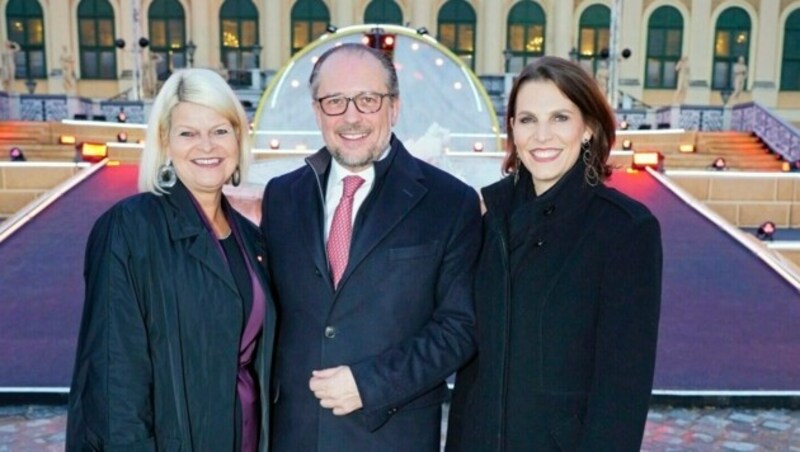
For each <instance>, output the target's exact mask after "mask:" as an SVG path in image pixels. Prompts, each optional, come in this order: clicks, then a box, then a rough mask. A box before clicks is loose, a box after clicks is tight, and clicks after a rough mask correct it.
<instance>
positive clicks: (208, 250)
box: [165, 182, 238, 293]
mask: <svg viewBox="0 0 800 452" xmlns="http://www.w3.org/2000/svg"><path fill="white" fill-rule="evenodd" d="M190 196H191V194H190V193H189V191H188V190H187V189H186V188H185V187H184V186H183V185H182V184H181V183H180V182H178V183H177V184H176V185H175V186H174V187H173V188H172V189H171V192H170V194H169V195H165V198H166V200H167V202H168V204H169V205H170V207H171V212H170V215H168V218H167V221H168V224H169V230H170V236H171V238H172V240H173V241H178V240H183V239H192V240H190V242H189V245H188V251H189V255H190V256H192V257H193V258H194V259H197V260H198V261H199V262H200V264H202V265H203V266H205V267H207V268H208V269H209V270H210V271H211V272H212V273H214V274H215V275H216V276H217V277H218V278H219V279H221V280H223V281H224V282H225V284H227V285H228V287H230V289H231V290H233V291H234V292H236V293H238V290H237V289H236V283H234V281H233V276H231V272H230V271H228V268H227V266H226V263H225V258H224V256H223V255H222V250H221V248H220V247H219V246H218V244H217V243H215V242H214V240H213V239H212V237H211V234H209V233H208V229H206V226H205V224H204V222H203V219H202V218H201V217H200V215H201V213H200V212H198V211H197V208H196V207H195V206H194V202H193V201H192V199H191V198H190Z"/></svg>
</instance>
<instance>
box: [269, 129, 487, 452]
mask: <svg viewBox="0 0 800 452" xmlns="http://www.w3.org/2000/svg"><path fill="white" fill-rule="evenodd" d="M330 160H331V157H330V154H329V152H328V151H327V150H326V149H322V150H320V151H319V152H318V153H317V154H315V155H314V156H312V157H310V158H309V159H307V165H306V166H304V167H303V168H300V169H298V170H296V171H294V172H292V173H289V174H287V175H284V176H282V177H279V178H276V179H273V180H272V181H270V183H269V184H268V185H267V187H266V190H265V194H264V199H263V216H262V228H263V231H265V232H266V233H267V235H266V238H267V249H268V250H269V253H268V255H269V264H270V271H271V272H272V281H273V283H274V285H275V289H276V290H275V296H276V302H277V304H278V307H279V311H280V322H279V326H278V338H277V342H276V358H275V372H274V374H273V378H274V384H275V398H276V402H275V404H274V406H273V417H274V422H273V433H274V436H273V441H272V444H273V450H276V451H306V452H307V451H317V450H319V451H348V452H349V451H359V452H367V451H381V452H383V451H387V450H393V451H414V452H421V451H426V450H427V451H433V450H438V449H439V447H440V446H439V444H440V423H441V419H440V418H441V404H442V402H443V401H445V400H446V398H447V397H448V390H447V387H446V385H445V383H444V380H445V378H446V377H447V376H448V375H450V374H451V373H452V372H454V371H455V370H456V369H457V368H458V367H459V366H461V365H462V364H463V363H464V362H465V361H466V360H467V359H468V358H469V357H470V356H471V355H472V354H473V353H474V350H475V342H474V337H473V334H474V311H473V298H472V277H473V267H474V262H475V259H476V258H477V254H478V250H479V242H480V227H481V225H480V207H479V201H478V196H477V193H476V192H475V191H474V190H473V189H472V188H470V187H469V186H467V185H465V184H464V183H462V182H460V181H458V180H457V179H455V178H454V177H452V176H450V175H449V174H446V173H444V172H443V171H441V170H439V169H437V168H435V167H433V166H431V165H429V164H427V163H424V162H422V161H420V160H417V159H416V158H414V157H412V156H411V155H410V154H409V153H408V151H407V150H406V149H405V148H404V147H403V145H402V144H401V143H400V141H399V140H397V139H396V138H394V137H393V138H392V140H391V150H390V152H389V153H388V155H387V156H386V158H385V159H384V160H382V161H380V162H377V163H376V179H375V183H374V185H373V188H372V190H371V191H370V194H369V195H368V197H367V199H366V200H365V202H364V205H363V206H362V207H361V208H360V209H359V211H358V214H357V216H356V219H355V224H354V230H353V239H352V246H351V251H350V259H349V262H348V266H347V268H346V270H345V272H344V275H343V276H342V279H341V282H340V285H339V288H338V289H337V290H334V287H333V283H332V282H331V277H330V272H329V269H328V262H327V258H326V253H325V244H324V239H323V231H324V230H323V225H324V213H323V204H324V197H323V196H324V194H323V193H324V190H325V188H324V187H325V182H324V181H325V180H326V179H325V177H326V174H327V172H328V170H329V167H330ZM382 165H388V169H387V168H386V166H382ZM381 168H383V169H381ZM339 365H348V366H350V368H351V370H352V372H353V375H354V377H355V380H356V384H357V386H358V390H359V393H360V395H361V399H362V402H363V408H362V409H360V410H357V411H355V412H353V413H351V414H349V415H347V416H335V415H333V413H332V412H331V410H329V409H325V408H322V407H320V405H319V401H318V400H317V399H316V398H315V397H314V394H313V393H312V392H311V391H310V390H309V388H308V384H309V379H310V377H311V371H312V370H315V369H325V368H329V367H335V366H339Z"/></svg>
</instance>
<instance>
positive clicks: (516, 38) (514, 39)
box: [506, 0, 546, 74]
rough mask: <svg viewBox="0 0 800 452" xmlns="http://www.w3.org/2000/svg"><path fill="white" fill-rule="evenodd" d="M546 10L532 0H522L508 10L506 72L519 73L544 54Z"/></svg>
mask: <svg viewBox="0 0 800 452" xmlns="http://www.w3.org/2000/svg"><path fill="white" fill-rule="evenodd" d="M545 25H546V19H545V17H544V10H542V7H541V6H539V5H538V4H536V3H534V2H533V1H531V0H522V1H521V2H519V3H517V4H516V5H514V7H513V8H511V11H509V12H508V20H507V28H508V36H507V37H506V49H507V50H509V51H510V53H508V52H507V53H506V72H511V73H515V74H516V73H518V72H519V71H520V70H522V68H523V67H525V65H526V64H528V63H530V62H531V61H533V60H535V59H536V58H537V57H540V56H542V55H544V31H545Z"/></svg>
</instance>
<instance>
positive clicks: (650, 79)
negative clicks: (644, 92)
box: [644, 6, 683, 89]
mask: <svg viewBox="0 0 800 452" xmlns="http://www.w3.org/2000/svg"><path fill="white" fill-rule="evenodd" d="M682 49H683V16H681V13H680V11H678V10H677V9H676V8H674V7H672V6H661V7H659V8H657V9H656V10H655V11H653V14H652V15H651V16H650V20H649V21H648V22H647V63H646V68H645V77H644V87H645V88H655V89H670V88H675V87H676V86H677V83H678V77H677V74H676V73H675V66H677V64H678V61H679V60H680V59H681V51H682Z"/></svg>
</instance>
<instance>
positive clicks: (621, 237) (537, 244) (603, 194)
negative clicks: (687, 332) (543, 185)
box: [447, 163, 662, 451]
mask: <svg viewBox="0 0 800 452" xmlns="http://www.w3.org/2000/svg"><path fill="white" fill-rule="evenodd" d="M583 168H584V167H583V165H582V164H580V163H579V164H578V165H576V166H575V167H574V168H573V169H572V170H571V171H570V172H569V173H568V174H567V175H565V176H564V178H562V180H561V181H559V182H558V183H557V184H556V185H555V186H554V187H553V188H551V190H550V191H548V192H546V193H545V194H544V195H543V196H541V197H539V198H537V199H536V200H535V201H534V202H531V203H529V204H526V206H525V207H524V208H530V209H535V212H532V214H533V215H534V218H533V220H532V226H531V227H530V229H529V230H528V234H529V236H528V240H527V241H528V242H529V246H530V248H528V249H527V250H526V251H525V253H526V254H525V258H524V260H523V261H521V264H520V265H519V268H510V267H509V255H510V254H509V215H510V213H511V212H510V209H511V207H512V199H513V197H514V191H515V189H518V187H515V185H514V181H513V178H512V177H507V178H505V179H504V180H501V181H500V182H497V183H495V184H493V185H491V186H488V187H486V188H484V189H483V191H482V192H483V196H484V200H485V202H486V207H487V213H486V215H485V216H484V243H483V248H482V251H481V257H480V262H479V267H478V272H477V273H476V284H475V290H476V293H475V300H476V315H477V324H478V334H477V337H478V350H479V352H478V355H477V356H476V358H474V359H473V361H472V362H471V363H470V364H469V365H468V366H467V367H466V368H465V369H463V370H462V371H461V372H460V373H459V374H458V376H457V379H456V386H455V392H454V398H453V402H452V407H451V412H450V421H449V432H448V441H447V450H448V451H501V450H513V448H512V447H509V446H508V444H509V443H513V442H517V443H518V444H519V442H520V440H521V439H520V438H507V435H508V434H509V433H508V431H507V430H506V427H507V424H508V422H509V418H512V417H515V416H516V417H515V418H512V419H511V421H513V422H520V421H521V419H520V418H519V416H520V413H515V412H508V409H507V408H508V407H507V405H508V404H509V403H510V402H511V401H510V400H509V397H519V394H513V395H510V394H508V393H507V388H508V386H509V384H508V379H509V378H518V377H519V376H520V375H523V373H522V372H524V376H525V379H526V380H527V381H533V382H534V383H533V384H532V385H531V386H532V387H530V388H526V389H525V391H524V392H525V394H524V395H525V399H524V403H526V404H527V403H529V404H532V408H534V410H533V412H534V413H535V415H534V416H533V417H532V418H530V419H527V418H526V419H525V420H524V421H523V422H525V423H526V424H525V425H527V423H528V422H529V423H530V427H529V429H527V433H526V435H525V439H524V441H525V442H526V443H527V442H530V444H527V445H526V446H525V447H524V449H523V450H536V451H551V450H552V451H558V450H563V451H575V450H582V451H589V450H592V451H634V450H636V451H638V450H639V448H640V445H641V439H642V435H643V431H644V424H645V420H646V416H647V410H648V403H649V399H650V392H651V388H652V381H653V369H654V366H655V352H656V339H657V335H658V318H659V309H660V300H661V266H662V251H661V238H660V229H659V224H658V222H657V220H656V219H655V217H654V216H653V215H652V214H651V213H650V212H649V211H648V210H647V208H645V207H644V206H643V205H641V204H640V203H638V202H636V201H634V200H632V199H630V198H628V197H627V196H625V195H623V194H621V193H619V192H618V191H616V190H613V189H610V188H607V187H605V186H603V185H602V184H601V185H599V186H596V187H590V186H588V185H587V184H586V183H585V182H584V177H583ZM521 173H522V178H521V179H520V180H519V184H527V185H526V186H527V187H531V185H530V184H531V182H530V175H529V174H527V172H525V171H524V170H523V171H521ZM515 262H517V261H516V260H515ZM511 274H513V275H514V276H513V278H512V277H511ZM512 281H513V282H514V284H521V285H523V286H525V287H528V286H530V287H537V288H538V289H537V291H535V293H530V296H529V298H528V297H527V295H526V296H525V298H524V302H525V306H526V312H525V313H524V314H523V315H528V316H530V318H532V319H533V320H534V321H533V322H531V323H533V324H535V325H536V326H535V327H534V328H532V329H530V330H526V331H522V332H521V333H520V332H517V337H520V334H522V335H523V337H524V340H522V341H517V342H515V343H512V344H510V343H509V335H510V332H509V325H510V324H511V315H512V314H511V312H510V305H511V293H512V291H511V289H512ZM526 285H527V286H526ZM527 309H530V310H533V311H528V310H527ZM516 315H520V314H519V313H517V314H516ZM510 347H515V349H513V350H512V349H510ZM510 354H514V355H516V356H520V354H523V355H524V356H525V357H526V358H527V359H525V360H524V362H519V361H522V360H518V362H515V363H514V364H515V369H517V374H515V375H509V359H508V357H509V355H510ZM520 370H521V371H522V372H520ZM515 400H518V399H515ZM517 425H519V424H517ZM515 440H516V441H515Z"/></svg>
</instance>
